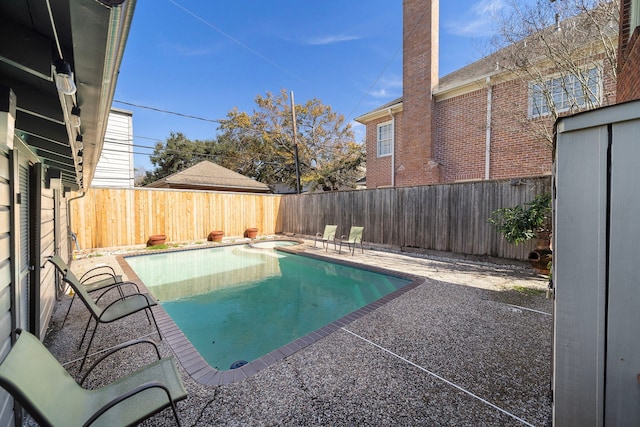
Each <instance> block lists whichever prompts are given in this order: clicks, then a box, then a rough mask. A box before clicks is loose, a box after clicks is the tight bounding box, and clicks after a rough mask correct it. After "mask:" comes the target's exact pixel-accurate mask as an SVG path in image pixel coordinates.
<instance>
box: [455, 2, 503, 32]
mask: <svg viewBox="0 0 640 427" xmlns="http://www.w3.org/2000/svg"><path fill="white" fill-rule="evenodd" d="M506 6H507V3H506V1H505V0H480V1H479V2H477V3H476V4H474V5H473V6H472V7H471V8H470V9H469V11H468V12H467V13H466V14H463V15H462V16H460V18H459V19H457V20H455V21H453V20H450V21H448V22H446V23H445V28H446V29H447V30H448V31H449V32H451V33H452V34H455V35H458V36H473V37H483V36H490V35H493V34H494V30H493V16H494V15H495V14H496V13H498V12H499V11H501V10H502V9H504V8H505V7H506Z"/></svg>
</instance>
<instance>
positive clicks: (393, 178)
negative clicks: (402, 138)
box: [388, 107, 396, 187]
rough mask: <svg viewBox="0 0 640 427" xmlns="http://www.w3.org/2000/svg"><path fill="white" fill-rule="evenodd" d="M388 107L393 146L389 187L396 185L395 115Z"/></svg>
mask: <svg viewBox="0 0 640 427" xmlns="http://www.w3.org/2000/svg"><path fill="white" fill-rule="evenodd" d="M391 108H392V107H389V110H388V111H389V115H390V116H391V131H392V132H393V133H392V136H393V148H392V150H391V187H395V186H396V117H395V116H394V115H393V111H392V109H391Z"/></svg>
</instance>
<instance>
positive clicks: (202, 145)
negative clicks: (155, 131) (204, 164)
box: [141, 132, 214, 185]
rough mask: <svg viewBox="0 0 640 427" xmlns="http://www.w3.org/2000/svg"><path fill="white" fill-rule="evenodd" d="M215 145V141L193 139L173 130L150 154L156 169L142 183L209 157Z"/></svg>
mask: <svg viewBox="0 0 640 427" xmlns="http://www.w3.org/2000/svg"><path fill="white" fill-rule="evenodd" d="M213 145H214V142H213V141H199V140H196V141H191V140H189V139H187V137H186V136H185V135H183V134H182V133H180V132H178V133H173V132H171V134H170V136H169V138H167V140H166V141H165V142H164V143H163V142H158V143H157V144H156V146H155V148H154V151H153V154H152V155H151V156H150V160H151V163H152V164H153V166H154V167H155V169H154V170H153V171H151V172H149V171H147V172H146V176H145V178H144V179H143V180H142V182H141V185H147V184H150V183H152V182H154V181H157V180H159V179H162V178H164V177H166V176H169V175H171V174H173V173H176V172H179V171H181V170H183V169H186V168H188V167H190V166H193V165H195V164H196V163H198V162H200V161H201V160H204V159H207V158H209V157H210V153H211V151H212V147H213Z"/></svg>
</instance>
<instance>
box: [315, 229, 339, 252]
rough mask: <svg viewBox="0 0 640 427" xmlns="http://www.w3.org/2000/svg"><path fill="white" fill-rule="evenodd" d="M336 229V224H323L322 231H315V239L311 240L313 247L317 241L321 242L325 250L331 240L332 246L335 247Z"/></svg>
mask: <svg viewBox="0 0 640 427" xmlns="http://www.w3.org/2000/svg"><path fill="white" fill-rule="evenodd" d="M337 229H338V226H337V225H325V226H324V233H316V239H315V240H314V242H313V247H314V248H315V247H316V243H317V242H318V241H320V242H322V247H324V250H325V252H326V250H327V248H328V247H329V242H333V248H334V249H335V247H336V230H337Z"/></svg>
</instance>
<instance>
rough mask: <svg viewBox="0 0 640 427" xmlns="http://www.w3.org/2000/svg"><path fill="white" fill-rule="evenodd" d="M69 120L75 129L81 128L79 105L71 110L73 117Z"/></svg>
mask: <svg viewBox="0 0 640 427" xmlns="http://www.w3.org/2000/svg"><path fill="white" fill-rule="evenodd" d="M69 119H70V120H71V126H73V127H75V128H79V127H80V107H78V106H77V105H74V106H73V108H72V109H71V117H69Z"/></svg>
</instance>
